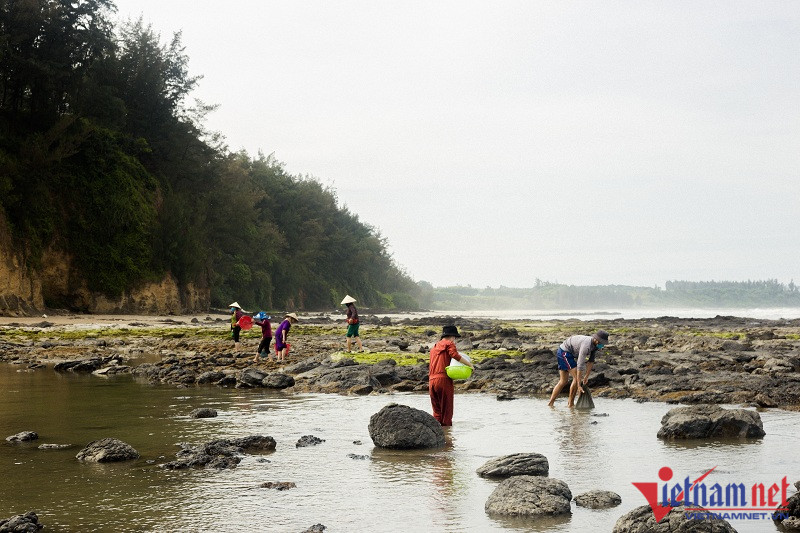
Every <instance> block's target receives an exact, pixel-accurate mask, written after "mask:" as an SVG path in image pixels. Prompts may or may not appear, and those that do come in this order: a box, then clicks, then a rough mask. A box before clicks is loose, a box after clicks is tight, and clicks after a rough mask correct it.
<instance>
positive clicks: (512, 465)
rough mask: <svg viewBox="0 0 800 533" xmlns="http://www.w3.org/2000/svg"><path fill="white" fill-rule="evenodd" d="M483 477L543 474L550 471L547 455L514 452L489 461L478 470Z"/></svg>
mask: <svg viewBox="0 0 800 533" xmlns="http://www.w3.org/2000/svg"><path fill="white" fill-rule="evenodd" d="M476 472H477V473H478V475H479V476H481V477H490V478H501V479H502V478H507V477H511V476H543V477H547V476H548V474H549V472H550V464H549V463H548V462H547V457H545V456H544V455H542V454H539V453H512V454H511V455H504V456H502V457H497V458H495V459H492V460H490V461H487V462H486V464H484V465H483V466H482V467H480V468H478V469H477V470H476Z"/></svg>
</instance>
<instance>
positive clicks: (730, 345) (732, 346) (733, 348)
mask: <svg viewBox="0 0 800 533" xmlns="http://www.w3.org/2000/svg"><path fill="white" fill-rule="evenodd" d="M720 348H722V349H723V350H724V351H726V352H741V351H742V350H744V349H745V347H744V346H743V345H742V344H739V343H738V342H736V341H725V342H723V343H722V346H720Z"/></svg>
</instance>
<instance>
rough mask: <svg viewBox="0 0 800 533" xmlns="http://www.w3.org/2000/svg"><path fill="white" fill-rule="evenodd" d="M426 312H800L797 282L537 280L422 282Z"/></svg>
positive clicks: (799, 291) (799, 295)
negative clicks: (527, 283)
mask: <svg viewBox="0 0 800 533" xmlns="http://www.w3.org/2000/svg"><path fill="white" fill-rule="evenodd" d="M419 285H420V295H421V296H420V298H421V300H422V304H423V305H424V306H426V307H431V308H434V309H444V310H469V309H587V310H589V309H595V310H596V309H609V308H618V309H631V308H659V307H661V308H668V307H698V308H703V307H706V308H718V307H719V308H733V307H800V290H798V287H797V286H796V285H795V283H794V281H790V282H789V283H788V284H783V283H780V282H778V280H775V279H769V280H763V281H701V282H696V281H667V282H666V283H665V287H664V288H663V289H662V288H660V287H658V286H656V287H633V286H627V285H600V286H578V285H564V284H559V283H550V282H545V281H540V280H537V282H536V285H535V287H531V288H525V289H522V288H510V287H499V288H491V287H486V288H484V289H479V288H474V287H470V286H466V287H464V286H456V287H432V286H431V285H430V284H426V283H425V282H420V284H419Z"/></svg>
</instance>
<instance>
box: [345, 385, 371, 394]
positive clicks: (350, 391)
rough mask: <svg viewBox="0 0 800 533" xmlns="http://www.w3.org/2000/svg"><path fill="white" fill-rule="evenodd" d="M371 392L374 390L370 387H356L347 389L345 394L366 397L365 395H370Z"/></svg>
mask: <svg viewBox="0 0 800 533" xmlns="http://www.w3.org/2000/svg"><path fill="white" fill-rule="evenodd" d="M373 390H375V389H373V388H372V385H356V386H354V387H350V388H349V389H347V393H348V394H355V395H357V396H366V395H367V394H370V393H372V391H373Z"/></svg>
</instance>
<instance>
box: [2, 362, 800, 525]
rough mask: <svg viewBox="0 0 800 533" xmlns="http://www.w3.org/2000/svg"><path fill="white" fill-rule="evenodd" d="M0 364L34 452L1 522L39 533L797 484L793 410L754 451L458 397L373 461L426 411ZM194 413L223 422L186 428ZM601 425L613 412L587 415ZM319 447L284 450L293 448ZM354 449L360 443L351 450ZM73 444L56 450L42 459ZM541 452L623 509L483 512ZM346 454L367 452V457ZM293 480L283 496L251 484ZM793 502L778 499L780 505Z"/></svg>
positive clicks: (648, 413)
mask: <svg viewBox="0 0 800 533" xmlns="http://www.w3.org/2000/svg"><path fill="white" fill-rule="evenodd" d="M17 370H18V367H15V366H10V365H0V415H1V416H0V437H5V436H8V435H12V434H15V433H17V432H19V431H23V430H31V431H36V432H38V433H39V435H40V438H39V440H38V441H35V443H33V444H30V445H27V444H22V445H12V444H9V443H6V442H2V444H0V479H3V480H4V485H5V488H4V490H3V491H2V494H0V517H7V516H10V515H12V514H18V513H22V512H25V511H28V510H36V511H37V513H38V514H39V516H40V520H41V521H42V523H44V524H45V525H46V526H47V531H81V532H83V531H205V530H216V531H235V530H240V531H241V530H248V531H281V532H283V531H288V532H291V531H302V530H304V529H305V528H307V527H309V526H311V525H312V524H315V523H322V524H325V525H326V526H327V527H328V530H327V531H330V532H332V533H336V532H352V531H398V532H399V531H431V530H438V531H548V532H549V531H552V532H567V531H569V532H572V531H581V532H583V531H610V530H611V528H612V527H613V524H614V522H615V521H616V519H617V518H618V517H619V516H621V515H623V514H624V513H626V512H627V511H628V510H630V509H632V508H634V507H637V506H639V505H643V504H644V503H645V500H644V497H643V496H642V495H641V494H640V493H639V492H638V491H637V489H636V488H635V487H633V485H631V482H633V481H653V482H655V481H658V478H657V472H658V469H659V468H661V467H662V466H670V467H671V468H672V469H673V470H674V471H675V477H676V479H682V478H683V477H685V476H690V477H691V478H692V479H694V478H696V477H697V476H698V475H700V474H702V473H703V472H705V471H707V470H708V469H709V468H711V467H713V466H717V469H716V470H715V471H714V472H713V473H712V474H711V476H710V477H709V481H711V478H712V477H713V481H715V482H720V483H722V484H723V485H724V484H726V483H732V482H736V483H740V482H741V483H745V484H746V485H748V486H749V485H752V484H753V483H756V482H763V483H765V484H767V483H769V484H772V483H774V482H779V481H780V479H781V478H782V477H783V476H788V480H789V482H790V483H793V482H794V481H796V480H797V479H800V468H799V467H800V462H798V459H797V455H796V437H797V435H796V428H797V425H798V422H800V413H792V412H786V411H780V410H769V411H765V412H762V413H761V416H762V419H763V421H764V428H765V430H766V432H767V436H766V437H765V438H764V439H762V440H757V441H751V442H745V443H742V442H712V443H707V444H703V445H694V446H692V445H682V444H669V443H664V442H661V441H659V440H658V439H656V437H655V435H656V432H657V431H658V428H659V425H660V424H659V421H660V419H661V416H662V415H663V414H664V413H666V412H667V411H668V410H669V408H670V406H667V405H664V404H657V403H652V404H651V403H643V404H641V403H635V402H633V401H628V400H610V399H604V398H595V404H596V409H595V410H594V411H592V412H591V413H587V412H580V411H572V410H568V409H566V407H564V402H563V401H561V402H560V404H557V407H556V408H555V409H550V408H548V407H547V406H546V400H545V399H542V398H526V399H518V400H514V401H510V402H508V401H506V402H499V401H497V400H496V399H495V398H494V397H493V396H489V395H483V394H458V395H457V397H456V405H455V417H454V427H453V428H452V429H450V430H449V431H448V434H447V436H448V444H447V446H446V447H445V448H444V449H441V450H434V451H415V452H400V451H388V450H380V449H377V448H374V447H373V445H372V441H371V439H370V438H369V433H368V431H367V424H368V423H369V418H370V416H371V415H372V414H374V413H375V412H377V411H378V410H380V408H381V407H383V406H384V405H386V404H387V403H390V402H393V401H394V402H398V403H403V404H406V405H410V406H412V407H417V408H420V409H424V410H427V411H429V409H430V406H429V402H428V398H427V397H426V396H425V395H419V394H396V395H392V396H368V397H347V396H338V395H319V394H303V395H296V396H288V395H283V394H280V393H266V392H263V391H250V390H236V389H219V388H216V387H198V388H189V389H176V388H174V387H164V386H153V385H147V384H141V383H138V382H135V381H133V380H132V379H131V378H130V377H127V376H126V377H121V378H112V379H104V378H98V377H93V376H72V375H60V374H56V373H55V372H53V371H52V370H50V369H45V370H38V371H35V372H24V371H23V372H18V371H17ZM197 407H213V408H215V409H217V410H218V411H219V414H220V416H219V417H217V418H212V419H190V418H188V417H187V416H186V415H187V414H188V413H189V412H190V411H191V410H192V409H194V408H197ZM599 413H607V414H608V416H594V415H596V414H599ZM250 434H265V435H270V436H272V437H274V438H275V439H276V441H277V443H278V445H277V450H276V451H275V452H274V453H271V454H265V455H246V456H245V458H244V459H243V460H242V462H241V463H240V465H239V466H238V468H236V469H233V470H227V471H206V470H193V471H178V472H171V471H164V470H162V469H160V468H159V467H158V466H157V463H163V462H166V461H169V460H172V459H174V457H175V455H174V454H175V452H176V451H177V449H178V448H177V446H176V443H179V442H190V443H199V442H204V441H207V440H211V439H214V438H224V437H240V436H245V435H250ZM309 434H310V435H314V436H317V437H320V438H322V439H325V442H323V443H322V444H320V445H318V446H312V447H307V448H296V447H295V443H296V442H297V440H298V439H299V438H300V437H301V436H303V435H309ZM103 437H117V438H119V439H122V440H123V441H125V442H128V443H129V444H131V445H132V446H133V447H134V448H136V449H137V450H138V451H139V453H140V454H141V455H142V457H141V459H140V460H138V461H133V462H128V463H124V464H105V465H97V464H81V463H79V462H78V461H77V460H76V459H75V454H76V453H77V452H78V451H79V450H80V448H82V447H83V446H84V445H86V444H87V443H88V442H89V441H91V440H95V439H99V438H103ZM354 441H361V443H362V444H360V445H359V444H355V443H354ZM42 443H59V444H63V443H70V444H74V445H75V446H74V447H72V448H70V449H67V450H54V451H52V450H38V449H37V446H38V445H39V444H42ZM517 452H537V453H541V454H544V455H545V456H547V458H548V459H549V462H550V476H551V477H554V478H558V479H561V480H563V481H565V482H566V483H567V484H568V485H569V487H570V489H571V490H572V493H573V495H577V494H580V493H582V492H584V491H587V490H591V489H607V490H613V491H615V492H617V493H618V494H620V495H621V496H622V504H621V505H620V506H618V507H616V508H613V509H610V510H590V509H585V508H581V507H576V506H574V505H573V509H572V510H573V512H572V515H571V516H569V517H565V518H562V519H550V520H545V521H530V520H501V519H495V518H492V517H489V516H488V515H487V514H486V513H485V512H484V503H485V501H486V499H487V498H488V497H489V495H490V494H491V492H492V490H493V489H494V487H495V486H496V485H497V482H496V481H489V480H485V479H482V478H480V477H478V476H477V475H476V474H475V469H476V468H478V467H479V466H481V465H482V464H483V463H485V462H486V461H487V460H489V459H491V458H493V457H496V456H499V455H504V454H509V453H517ZM348 454H357V455H369V456H370V458H369V459H367V460H361V459H353V458H349V457H348ZM267 481H293V482H295V483H297V487H296V488H294V489H290V490H287V491H276V490H274V489H262V488H258V486H259V485H260V484H261V483H264V482H267ZM793 491H794V488H792V489H790V491H789V492H790V493H792V492H793ZM732 524H733V525H734V527H735V528H736V529H737V530H738V531H740V532H746V531H752V532H755V531H776V528H775V526H774V525H773V524H772V522H769V521H751V520H734V521H732Z"/></svg>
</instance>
